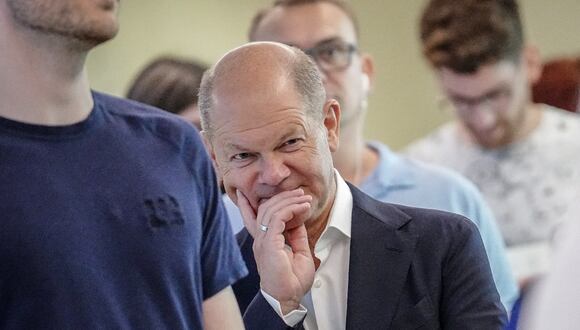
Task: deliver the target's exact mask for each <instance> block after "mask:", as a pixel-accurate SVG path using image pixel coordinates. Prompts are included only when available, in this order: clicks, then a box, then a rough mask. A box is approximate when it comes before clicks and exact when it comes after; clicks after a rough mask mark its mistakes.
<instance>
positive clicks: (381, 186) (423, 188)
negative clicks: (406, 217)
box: [224, 142, 518, 311]
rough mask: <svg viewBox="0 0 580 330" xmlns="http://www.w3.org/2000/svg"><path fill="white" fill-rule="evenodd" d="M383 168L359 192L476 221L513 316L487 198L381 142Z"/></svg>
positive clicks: (375, 145)
mask: <svg viewBox="0 0 580 330" xmlns="http://www.w3.org/2000/svg"><path fill="white" fill-rule="evenodd" d="M368 146H369V147H371V148H372V149H374V150H375V151H376V152H377V153H378V155H379V163H378V165H377V167H376V168H375V169H374V170H373V172H372V173H371V174H370V175H369V176H368V178H367V179H366V180H365V181H364V182H363V183H362V184H361V185H360V186H359V188H360V189H361V190H362V191H364V192H365V193H367V194H368V195H370V196H371V197H373V198H375V199H377V200H380V201H383V202H388V203H395V204H402V205H407V206H413V207H422V208H431V209H437V210H442V211H448V212H453V213H457V214H461V215H463V216H465V217H467V218H468V219H470V220H471V221H473V222H474V223H475V224H476V225H477V228H478V229H479V232H480V234H481V237H482V240H483V244H484V245H485V250H486V252H487V255H488V257H489V263H490V266H491V271H492V274H493V278H494V281H495V283H496V287H497V290H498V292H499V295H500V297H501V301H502V303H503V304H504V306H505V307H506V310H507V311H510V310H511V307H512V305H513V303H514V302H515V300H516V299H517V296H518V287H517V284H516V281H515V278H514V276H513V274H512V271H511V268H510V265H509V263H508V260H507V257H506V252H505V246H504V242H503V239H502V237H501V234H500V232H499V229H498V227H497V224H496V221H495V218H494V216H493V214H492V212H491V210H490V209H489V207H488V206H487V204H486V203H485V202H484V200H483V198H482V197H481V194H480V193H479V191H478V190H477V188H475V186H474V185H473V184H472V183H471V182H469V181H468V180H467V179H465V178H463V177H462V176H460V175H459V174H456V173H455V172H452V171H450V170H447V169H444V168H441V167H437V166H433V165H429V164H425V163H421V162H417V161H414V160H411V159H407V158H405V157H402V156H400V155H397V154H395V153H394V152H392V151H391V150H390V149H389V148H388V147H387V146H385V145H384V144H381V143H379V142H369V144H368ZM224 201H225V205H226V209H227V212H228V215H229V217H230V221H231V224H232V227H233V230H234V232H238V231H240V230H241V229H242V228H243V226H244V224H243V220H242V217H241V214H240V211H239V210H238V208H237V206H236V205H235V204H234V203H233V202H232V201H231V199H229V198H228V197H227V195H224Z"/></svg>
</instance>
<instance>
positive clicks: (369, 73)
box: [361, 53, 375, 96]
mask: <svg viewBox="0 0 580 330" xmlns="http://www.w3.org/2000/svg"><path fill="white" fill-rule="evenodd" d="M361 71H362V73H363V74H364V75H365V76H366V77H364V76H363V79H365V81H366V82H364V83H363V89H364V92H365V93H366V95H367V96H368V95H369V94H370V92H371V91H372V89H373V86H374V82H375V61H374V59H373V57H372V56H371V55H370V54H366V53H363V54H361Z"/></svg>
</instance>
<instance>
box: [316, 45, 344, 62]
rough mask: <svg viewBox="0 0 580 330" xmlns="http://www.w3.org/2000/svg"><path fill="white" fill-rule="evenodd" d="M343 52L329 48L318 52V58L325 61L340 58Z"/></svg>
mask: <svg viewBox="0 0 580 330" xmlns="http://www.w3.org/2000/svg"><path fill="white" fill-rule="evenodd" d="M340 53H341V50H340V49H339V48H338V47H327V48H322V49H319V50H318V56H319V57H320V58H323V59H332V58H334V57H336V56H339V55H340Z"/></svg>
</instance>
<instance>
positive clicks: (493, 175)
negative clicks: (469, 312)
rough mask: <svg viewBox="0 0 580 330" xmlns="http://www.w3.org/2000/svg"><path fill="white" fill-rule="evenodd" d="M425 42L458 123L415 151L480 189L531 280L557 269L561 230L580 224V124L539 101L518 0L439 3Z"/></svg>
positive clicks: (428, 13)
mask: <svg viewBox="0 0 580 330" xmlns="http://www.w3.org/2000/svg"><path fill="white" fill-rule="evenodd" d="M421 40H422V42H423V53H424V55H425V57H426V58H427V60H428V61H429V63H430V64H431V65H432V67H433V69H434V70H435V76H436V79H437V81H438V83H439V85H440V86H441V89H442V91H443V94H444V95H445V97H446V99H447V106H448V108H450V109H451V110H452V113H453V114H454V117H455V120H454V121H453V122H451V123H448V124H446V125H444V126H443V127H441V128H439V129H438V130H437V131H436V132H434V133H432V134H431V135H429V136H427V137H425V138H423V139H422V140H420V141H418V142H416V143H414V144H413V145H412V146H411V147H410V149H409V152H410V155H411V156H413V157H416V158H418V159H421V160H425V161H431V162H434V163H437V164H439V165H443V166H447V167H450V168H452V169H454V170H457V171H459V172H461V173H462V174H464V175H465V176H466V177H467V178H469V179H471V180H472V181H473V182H474V183H475V184H476V185H477V186H478V187H479V189H480V190H481V191H482V193H483V195H484V197H485V198H486V200H487V202H488V203H489V204H490V206H491V208H492V209H493V210H494V213H495V215H496V217H497V219H498V224H499V226H500V229H501V231H502V234H503V236H504V238H505V241H506V245H507V247H508V251H509V254H508V255H509V258H510V261H511V262H512V268H513V269H514V272H515V273H516V276H517V277H518V279H519V280H520V281H522V282H525V280H526V279H527V278H529V277H531V276H534V275H536V274H538V273H541V272H543V271H545V270H546V269H547V268H548V259H549V251H550V249H549V241H550V240H551V239H552V237H554V232H555V229H556V226H557V225H558V224H559V223H562V222H564V221H567V220H570V219H572V218H577V214H573V212H572V211H571V210H572V206H573V205H574V204H576V203H578V201H577V200H576V198H575V197H574V196H577V194H578V192H580V188H579V187H580V185H578V182H580V167H579V166H578V163H579V162H580V153H579V152H578V150H580V119H579V117H577V115H573V114H569V113H566V112H564V111H560V110H559V109H555V108H552V107H548V106H546V105H540V104H533V103H532V100H531V86H532V84H533V83H534V82H535V81H536V80H537V79H538V78H539V75H540V72H541V65H540V59H539V55H538V52H537V50H536V49H535V48H534V47H532V46H529V45H526V44H525V42H524V36H523V32H522V25H521V21H520V17H519V10H518V5H517V3H516V2H515V1H513V0H507V1H506V0H501V1H499V0H485V1H481V0H465V1H459V2H458V1H452V0H433V1H431V2H430V3H429V4H428V5H427V6H426V9H425V11H424V12H423V14H422V19H421ZM522 284H523V283H522Z"/></svg>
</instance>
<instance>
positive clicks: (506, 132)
mask: <svg viewBox="0 0 580 330" xmlns="http://www.w3.org/2000/svg"><path fill="white" fill-rule="evenodd" d="M526 78H527V74H526V67H525V64H523V63H522V61H518V62H517V63H514V62H513V61H508V60H503V61H500V62H497V63H491V64H486V65H483V66H481V67H480V68H479V69H478V70H477V71H476V72H475V73H472V74H464V73H456V72H454V71H452V70H450V69H448V68H442V69H439V70H438V71H437V79H438V81H439V84H440V86H441V88H442V90H443V93H444V94H445V96H446V97H447V99H448V100H449V103H450V105H451V107H452V108H453V109H454V112H455V117H456V118H457V120H459V121H460V122H461V124H462V125H463V126H464V127H465V128H466V130H467V131H468V132H469V134H470V135H471V137H472V138H473V139H474V141H475V142H477V143H478V144H479V145H481V146H482V147H484V148H489V149H493V148H498V147H501V146H505V145H507V144H509V143H511V142H513V139H514V136H515V134H516V133H517V131H518V129H520V128H521V126H522V125H523V122H524V119H525V112H526V111H527V108H528V105H529V100H530V87H529V86H530V85H529V83H528V80H527V79H526Z"/></svg>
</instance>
